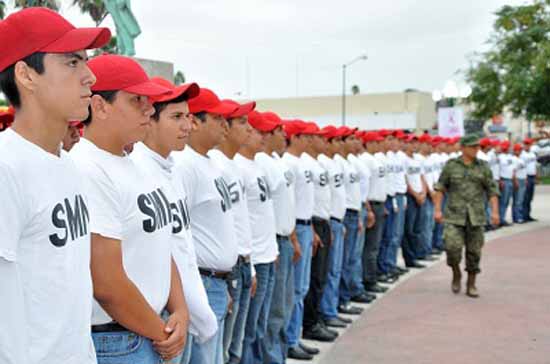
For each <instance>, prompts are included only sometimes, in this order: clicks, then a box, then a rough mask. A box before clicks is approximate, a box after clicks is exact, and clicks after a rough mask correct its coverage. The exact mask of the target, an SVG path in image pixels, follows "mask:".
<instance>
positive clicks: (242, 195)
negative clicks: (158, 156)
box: [207, 149, 252, 256]
mask: <svg viewBox="0 0 550 364" xmlns="http://www.w3.org/2000/svg"><path fill="white" fill-rule="evenodd" d="M207 154H208V156H209V157H210V159H212V162H213V163H214V165H215V166H216V167H218V169H219V170H220V171H221V172H222V176H223V179H224V180H225V182H226V183H227V188H228V189H229V195H230V196H231V211H230V213H231V214H232V215H233V221H234V223H235V235H236V237H237V245H238V252H239V255H242V256H248V255H250V254H252V232H251V230H250V216H249V212H248V204H247V203H246V188H245V187H244V180H243V175H242V171H241V169H240V168H239V167H238V164H237V163H235V161H234V160H231V159H229V158H227V156H226V155H225V154H223V152H221V151H220V150H217V149H211V150H210V151H208V153H207Z"/></svg>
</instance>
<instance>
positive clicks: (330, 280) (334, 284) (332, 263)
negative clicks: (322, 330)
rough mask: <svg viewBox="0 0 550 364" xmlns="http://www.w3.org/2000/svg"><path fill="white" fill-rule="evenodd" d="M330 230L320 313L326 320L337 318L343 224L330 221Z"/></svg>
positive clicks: (342, 253)
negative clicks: (329, 244)
mask: <svg viewBox="0 0 550 364" xmlns="http://www.w3.org/2000/svg"><path fill="white" fill-rule="evenodd" d="M330 229H331V231H332V237H333V239H332V245H331V246H330V251H329V253H328V275H327V283H326V285H325V290H324V291H323V297H322V298H321V313H322V315H323V317H324V318H326V319H330V318H335V317H336V316H338V300H339V294H340V293H339V287H340V278H341V277H342V261H343V259H344V224H342V223H340V222H338V221H336V220H332V219H331V220H330Z"/></svg>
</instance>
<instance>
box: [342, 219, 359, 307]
mask: <svg viewBox="0 0 550 364" xmlns="http://www.w3.org/2000/svg"><path fill="white" fill-rule="evenodd" d="M359 215H360V212H359V211H354V210H347V211H346V217H344V226H345V227H346V233H345V234H344V256H343V258H342V278H341V279H340V304H342V305H347V304H348V303H349V301H350V300H351V296H352V279H353V267H352V258H353V255H354V254H355V252H356V246H357V236H358V234H359V217H360V216H359Z"/></svg>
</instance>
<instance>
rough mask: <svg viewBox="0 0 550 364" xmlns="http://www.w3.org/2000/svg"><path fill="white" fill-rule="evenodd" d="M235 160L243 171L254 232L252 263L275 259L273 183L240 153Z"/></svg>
mask: <svg viewBox="0 0 550 364" xmlns="http://www.w3.org/2000/svg"><path fill="white" fill-rule="evenodd" d="M234 160H235V163H236V164H237V165H238V166H239V167H240V168H241V170H242V172H243V180H244V186H245V189H246V191H247V193H246V201H247V204H248V213H249V216H250V230H251V232H252V263H253V264H265V263H271V262H274V261H275V260H276V259H277V255H279V248H278V245H277V239H276V232H275V212H274V211H273V199H272V196H271V186H270V185H269V183H268V180H267V177H266V175H265V173H264V171H263V170H262V168H260V166H258V165H257V164H256V162H255V161H253V160H251V159H248V158H245V157H243V156H242V155H240V154H237V155H235V158H234Z"/></svg>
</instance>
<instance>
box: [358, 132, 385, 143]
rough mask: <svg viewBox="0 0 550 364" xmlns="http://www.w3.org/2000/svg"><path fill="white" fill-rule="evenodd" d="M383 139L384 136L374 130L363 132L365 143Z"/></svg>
mask: <svg viewBox="0 0 550 364" xmlns="http://www.w3.org/2000/svg"><path fill="white" fill-rule="evenodd" d="M383 140H384V138H382V136H380V134H378V133H376V132H374V131H369V132H365V133H364V134H363V142H364V143H370V142H381V141H383Z"/></svg>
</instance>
